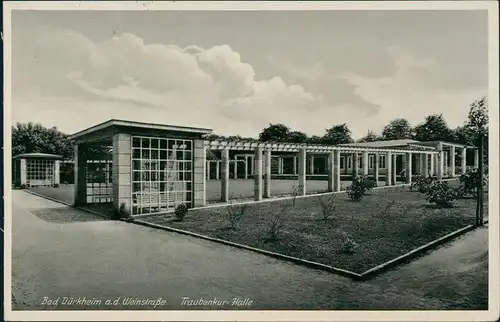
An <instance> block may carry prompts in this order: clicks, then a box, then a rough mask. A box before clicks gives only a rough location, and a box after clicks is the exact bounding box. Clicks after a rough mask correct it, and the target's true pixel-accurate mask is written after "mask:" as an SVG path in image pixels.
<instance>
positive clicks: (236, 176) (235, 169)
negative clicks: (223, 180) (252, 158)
mask: <svg viewBox="0 0 500 322" xmlns="http://www.w3.org/2000/svg"><path fill="white" fill-rule="evenodd" d="M233 178H234V179H238V158H237V156H236V155H235V156H234V165H233Z"/></svg>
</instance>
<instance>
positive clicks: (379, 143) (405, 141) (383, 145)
mask: <svg viewBox="0 0 500 322" xmlns="http://www.w3.org/2000/svg"><path fill="white" fill-rule="evenodd" d="M419 143H421V142H420V141H416V140H411V139H402V140H387V141H373V142H359V143H344V144H339V145H340V146H353V147H366V148H388V147H397V146H407V145H409V144H412V145H418V144H419Z"/></svg>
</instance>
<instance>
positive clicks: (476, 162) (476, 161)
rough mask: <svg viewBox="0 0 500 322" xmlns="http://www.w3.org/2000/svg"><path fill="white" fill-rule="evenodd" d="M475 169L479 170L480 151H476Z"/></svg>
mask: <svg viewBox="0 0 500 322" xmlns="http://www.w3.org/2000/svg"><path fill="white" fill-rule="evenodd" d="M474 168H476V169H477V168H479V149H478V148H476V149H474Z"/></svg>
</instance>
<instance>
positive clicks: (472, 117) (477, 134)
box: [465, 97, 489, 226]
mask: <svg viewBox="0 0 500 322" xmlns="http://www.w3.org/2000/svg"><path fill="white" fill-rule="evenodd" d="M488 123H489V118H488V104H487V100H486V97H483V98H481V99H480V100H478V101H475V102H473V103H472V104H471V105H470V110H469V120H468V122H467V124H466V125H465V127H466V128H467V131H468V132H469V134H470V136H471V139H472V140H473V141H474V143H476V146H478V148H479V168H478V169H477V171H478V176H479V178H481V179H482V178H485V173H487V169H488V168H487V167H486V169H485V164H486V163H487V162H488V161H487V160H488V157H487V156H488V148H487V147H488V144H487V139H488ZM485 170H486V171H485ZM481 179H480V180H478V187H477V192H478V193H477V203H476V225H480V226H482V225H483V224H484V217H483V214H484V182H483V180H481Z"/></svg>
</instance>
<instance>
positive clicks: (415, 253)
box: [133, 219, 488, 280]
mask: <svg viewBox="0 0 500 322" xmlns="http://www.w3.org/2000/svg"><path fill="white" fill-rule="evenodd" d="M133 223H135V224H137V225H141V226H147V227H151V228H157V229H162V230H166V231H170V232H175V233H179V234H183V235H188V236H191V237H196V238H200V239H204V240H208V241H212V242H216V243H220V244H224V245H228V246H233V247H237V248H240V249H246V250H250V251H253V252H257V253H260V254H263V255H267V256H270V257H274V258H277V259H281V260H285V261H289V262H293V263H295V264H299V265H303V266H307V267H311V268H315V269H319V270H323V271H328V272H330V273H335V274H338V275H342V276H346V277H350V278H352V279H354V280H367V279H370V278H372V277H374V276H376V275H378V274H379V273H382V272H383V271H386V270H388V269H390V268H393V267H395V266H397V265H399V264H403V263H405V262H408V261H410V260H411V259H414V258H416V257H419V256H421V255H423V254H424V253H426V252H427V251H430V250H432V249H435V248H437V247H438V246H441V245H443V244H445V243H447V242H449V241H451V240H452V239H454V238H457V237H459V236H461V235H464V234H465V233H467V232H469V231H472V230H474V229H476V228H479V227H480V226H475V225H467V226H465V227H462V228H460V229H458V230H455V231H453V232H451V233H449V234H447V235H445V236H442V237H440V238H437V239H435V240H433V241H431V242H429V243H427V244H425V245H423V246H420V247H417V248H415V249H413V250H411V251H409V252H407V253H405V254H403V255H401V256H399V257H396V258H394V259H391V260H389V261H387V262H385V263H382V264H380V265H377V266H375V267H373V268H370V269H368V270H366V271H364V272H363V273H356V272H352V271H349V270H346V269H342V268H337V267H333V266H330V265H326V264H322V263H318V262H315V261H310V260H307V259H302V258H298V257H293V256H289V255H285V254H281V253H276V252H271V251H268V250H264V249H261V248H256V247H252V246H248V245H244V244H240V243H235V242H231V241H228V240H224V239H219V238H215V237H210V236H207V235H203V234H198V233H195V232H191V231H187V230H182V229H178V228H173V227H169V226H165V225H160V224H155V223H151V222H147V221H143V220H140V219H136V220H134V221H133ZM484 223H485V224H487V223H488V220H485V221H484Z"/></svg>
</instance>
